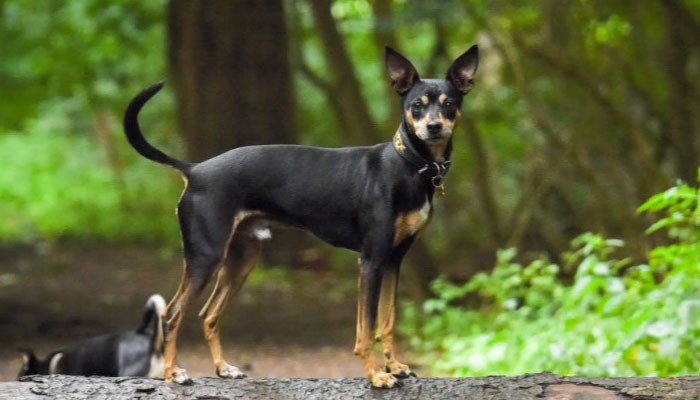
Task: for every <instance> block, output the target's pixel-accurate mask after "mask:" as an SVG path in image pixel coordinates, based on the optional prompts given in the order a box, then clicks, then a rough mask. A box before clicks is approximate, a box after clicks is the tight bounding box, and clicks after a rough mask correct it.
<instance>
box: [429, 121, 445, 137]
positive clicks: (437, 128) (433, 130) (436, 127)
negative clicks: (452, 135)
mask: <svg viewBox="0 0 700 400" xmlns="http://www.w3.org/2000/svg"><path fill="white" fill-rule="evenodd" d="M441 131H442V123H440V122H437V121H435V122H428V133H429V134H431V135H438V134H439V133H440V132H441Z"/></svg>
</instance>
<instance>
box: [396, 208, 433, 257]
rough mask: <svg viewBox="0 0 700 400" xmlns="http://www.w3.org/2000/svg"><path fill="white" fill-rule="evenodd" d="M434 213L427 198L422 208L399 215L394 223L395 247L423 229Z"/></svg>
mask: <svg viewBox="0 0 700 400" xmlns="http://www.w3.org/2000/svg"><path fill="white" fill-rule="evenodd" d="M432 211H433V209H432V207H431V205H430V202H429V201H428V199H427V198H426V199H425V203H423V205H422V206H421V207H419V208H416V209H414V210H411V211H408V212H406V213H402V214H399V215H398V217H396V220H395V221H394V245H395V246H396V245H398V244H399V243H401V242H402V241H403V240H404V239H406V238H408V237H410V236H413V235H415V234H416V233H418V231H420V230H421V229H423V227H424V226H425V225H426V224H427V223H428V221H429V220H430V215H431V214H432Z"/></svg>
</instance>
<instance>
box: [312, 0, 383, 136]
mask: <svg viewBox="0 0 700 400" xmlns="http://www.w3.org/2000/svg"><path fill="white" fill-rule="evenodd" d="M309 5H310V6H311V12H312V13H313V17H314V24H315V25H316V29H317V30H318V36H319V39H320V40H321V44H322V46H323V52H324V58H325V60H326V66H327V68H328V75H329V85H330V87H331V89H332V90H333V91H334V93H333V95H335V96H337V98H338V101H337V103H335V104H336V105H337V106H338V107H339V110H338V116H339V119H340V121H339V122H340V126H341V129H342V130H343V136H344V140H343V142H344V143H347V144H354V145H360V144H373V142H374V141H376V140H377V139H378V138H382V139H381V140H388V138H390V137H391V134H392V133H393V132H392V133H384V136H381V135H378V134H377V132H376V128H375V125H374V122H373V121H372V117H371V115H370V113H369V110H368V109H367V105H366V103H365V100H364V98H363V97H362V91H361V89H360V83H359V81H358V80H357V75H356V74H355V69H354V67H353V65H352V62H351V60H350V56H349V55H348V52H347V50H346V49H345V45H344V42H343V38H342V37H341V36H340V33H339V32H338V28H337V27H336V24H335V20H333V16H332V15H331V2H330V0H309Z"/></svg>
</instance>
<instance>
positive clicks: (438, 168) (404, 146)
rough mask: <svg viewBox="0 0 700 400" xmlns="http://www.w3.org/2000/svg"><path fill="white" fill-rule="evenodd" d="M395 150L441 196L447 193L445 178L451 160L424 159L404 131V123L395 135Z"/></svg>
mask: <svg viewBox="0 0 700 400" xmlns="http://www.w3.org/2000/svg"><path fill="white" fill-rule="evenodd" d="M392 142H393V145H394V146H393V147H394V150H396V152H397V153H398V154H399V155H400V156H401V157H402V158H403V159H404V160H406V161H408V162H409V163H411V164H412V165H413V166H414V167H416V168H417V169H418V174H419V175H421V176H423V177H425V178H426V179H428V180H430V182H431V183H432V185H433V187H434V188H435V189H437V190H439V192H440V193H441V194H444V193H445V186H444V183H443V178H444V177H445V174H447V170H448V169H449V168H450V160H446V161H443V162H438V161H434V160H428V159H427V158H425V157H423V156H422V155H421V154H420V153H419V152H418V150H416V148H415V147H414V146H413V144H412V142H411V140H410V138H409V137H408V133H407V132H406V130H405V129H404V126H403V123H402V124H401V126H399V129H398V130H397V131H396V134H394V139H393V141H392Z"/></svg>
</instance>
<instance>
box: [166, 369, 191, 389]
mask: <svg viewBox="0 0 700 400" xmlns="http://www.w3.org/2000/svg"><path fill="white" fill-rule="evenodd" d="M171 379H172V381H173V382H175V383H177V384H179V385H191V384H193V383H194V382H192V379H190V377H189V376H187V371H185V370H184V369H178V370H177V371H175V372H173V375H172V378H171Z"/></svg>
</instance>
